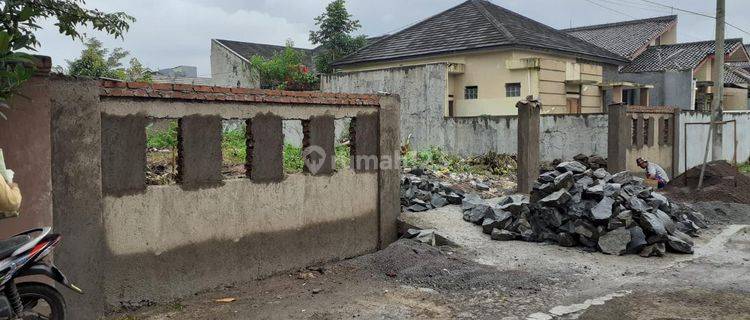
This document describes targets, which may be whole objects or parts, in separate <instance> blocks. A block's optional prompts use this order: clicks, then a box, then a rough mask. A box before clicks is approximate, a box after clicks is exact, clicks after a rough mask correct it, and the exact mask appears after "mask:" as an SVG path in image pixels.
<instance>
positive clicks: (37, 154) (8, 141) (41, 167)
mask: <svg viewBox="0 0 750 320" xmlns="http://www.w3.org/2000/svg"><path fill="white" fill-rule="evenodd" d="M45 61H47V62H49V58H46V60H45ZM46 70H49V68H46ZM48 84H49V78H48V77H47V75H46V74H44V73H42V74H39V75H37V76H35V77H33V78H32V79H31V80H29V81H28V82H27V83H26V84H24V86H23V87H22V88H21V90H20V92H19V93H18V94H17V95H15V96H14V97H13V98H12V99H11V100H10V101H9V105H10V109H5V108H2V109H0V112H2V113H3V114H5V116H6V117H7V118H8V119H7V120H6V119H0V149H3V154H4V157H5V164H6V166H7V168H8V169H11V170H13V171H14V172H15V177H14V180H13V182H15V183H18V185H19V188H20V189H21V194H22V196H23V201H22V203H21V210H20V215H19V216H18V217H15V218H8V219H3V220H0V237H2V239H4V238H7V237H10V236H12V235H14V234H16V233H19V232H22V231H26V230H28V229H31V228H36V227H41V226H50V225H52V168H51V157H52V146H51V137H50V117H51V113H50V102H49V90H48V89H47V86H48Z"/></svg>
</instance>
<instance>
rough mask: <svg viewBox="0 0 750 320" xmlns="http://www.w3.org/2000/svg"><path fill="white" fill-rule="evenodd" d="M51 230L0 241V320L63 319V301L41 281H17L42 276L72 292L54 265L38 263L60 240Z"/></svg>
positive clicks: (36, 230)
mask: <svg viewBox="0 0 750 320" xmlns="http://www.w3.org/2000/svg"><path fill="white" fill-rule="evenodd" d="M50 231H51V228H49V227H47V228H36V229H31V230H29V231H26V232H22V233H19V234H17V235H15V236H13V237H11V238H9V239H6V240H0V319H7V320H18V319H53V320H64V319H65V308H66V307H65V299H64V298H63V296H62V294H60V292H59V291H57V289H55V288H54V287H52V286H50V285H49V284H47V283H42V282H25V281H24V282H19V283H16V281H15V280H16V279H17V278H20V277H26V276H46V277H48V278H50V279H52V280H54V281H56V282H58V283H60V284H62V285H63V286H65V287H68V288H70V289H71V290H73V291H74V292H76V293H79V294H82V293H83V291H82V290H81V289H79V288H78V287H76V286H75V285H74V284H72V283H70V281H68V279H67V278H66V277H65V275H63V273H62V272H60V270H59V269H58V268H57V267H55V265H54V264H51V263H46V262H44V261H42V260H43V259H44V257H46V256H48V255H49V254H50V253H51V252H52V250H53V249H54V248H55V246H56V245H57V244H58V243H60V240H61V239H62V237H61V236H60V235H59V234H54V233H50Z"/></svg>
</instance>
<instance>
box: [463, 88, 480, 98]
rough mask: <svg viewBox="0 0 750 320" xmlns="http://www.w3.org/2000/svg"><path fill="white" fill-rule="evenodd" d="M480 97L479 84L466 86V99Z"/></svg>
mask: <svg viewBox="0 0 750 320" xmlns="http://www.w3.org/2000/svg"><path fill="white" fill-rule="evenodd" d="M478 98H479V87H477V86H467V87H466V88H464V99H466V100H471V99H478Z"/></svg>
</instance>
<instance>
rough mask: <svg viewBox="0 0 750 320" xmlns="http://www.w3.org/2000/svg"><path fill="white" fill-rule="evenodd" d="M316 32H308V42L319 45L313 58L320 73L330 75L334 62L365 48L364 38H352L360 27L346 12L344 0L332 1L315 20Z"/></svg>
mask: <svg viewBox="0 0 750 320" xmlns="http://www.w3.org/2000/svg"><path fill="white" fill-rule="evenodd" d="M315 25H316V26H318V30H317V31H310V42H312V43H313V44H317V45H320V46H321V47H322V50H321V52H320V53H319V54H318V55H317V56H316V57H315V67H316V68H317V70H318V72H320V73H331V72H332V71H333V67H332V66H331V64H333V62H334V61H336V60H338V59H340V58H342V57H344V56H346V55H349V54H351V53H353V52H354V51H357V50H358V49H359V48H361V47H363V46H365V44H366V43H367V39H366V38H365V36H356V37H354V36H352V33H353V32H354V31H356V30H357V29H359V28H360V27H361V26H360V24H359V20H355V19H352V15H351V14H349V11H347V10H346V2H345V1H344V0H334V1H333V2H331V3H329V4H328V5H327V6H326V11H325V12H324V13H323V14H321V15H320V16H318V17H317V18H315Z"/></svg>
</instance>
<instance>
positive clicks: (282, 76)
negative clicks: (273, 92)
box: [250, 40, 318, 90]
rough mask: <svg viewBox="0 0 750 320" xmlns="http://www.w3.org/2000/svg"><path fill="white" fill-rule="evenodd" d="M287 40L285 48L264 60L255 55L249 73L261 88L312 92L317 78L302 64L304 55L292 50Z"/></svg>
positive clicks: (291, 45) (290, 42) (290, 43)
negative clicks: (258, 82)
mask: <svg viewBox="0 0 750 320" xmlns="http://www.w3.org/2000/svg"><path fill="white" fill-rule="evenodd" d="M293 47H294V43H292V41H291V40H287V42H286V47H284V50H283V51H281V52H277V53H276V54H274V55H273V57H271V59H266V58H264V57H261V56H258V55H255V56H253V57H252V58H251V59H250V66H251V72H253V75H254V76H255V77H257V79H258V80H259V81H260V84H261V87H262V88H274V89H280V90H314V89H315V87H316V86H317V83H318V78H317V77H316V76H315V75H313V74H312V73H310V72H309V70H308V68H307V67H306V66H305V65H304V64H303V63H302V61H303V59H304V57H305V54H304V53H303V52H301V51H299V50H296V49H294V48H293Z"/></svg>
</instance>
